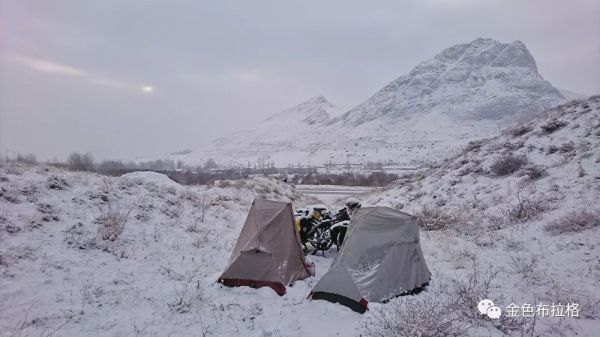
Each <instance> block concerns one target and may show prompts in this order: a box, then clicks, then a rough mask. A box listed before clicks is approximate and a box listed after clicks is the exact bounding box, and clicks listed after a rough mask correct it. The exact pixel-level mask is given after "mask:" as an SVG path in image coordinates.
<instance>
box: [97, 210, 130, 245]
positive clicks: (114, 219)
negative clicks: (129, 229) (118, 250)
mask: <svg viewBox="0 0 600 337" xmlns="http://www.w3.org/2000/svg"><path fill="white" fill-rule="evenodd" d="M132 210H133V207H131V206H129V205H114V204H113V203H112V202H109V203H107V204H105V205H102V206H101V207H100V215H99V216H98V220H97V222H98V224H99V226H98V237H99V238H100V239H102V240H110V241H115V240H116V239H117V238H118V237H119V236H120V235H121V233H123V231H124V230H125V225H127V221H128V220H129V216H130V215H131V211H132Z"/></svg>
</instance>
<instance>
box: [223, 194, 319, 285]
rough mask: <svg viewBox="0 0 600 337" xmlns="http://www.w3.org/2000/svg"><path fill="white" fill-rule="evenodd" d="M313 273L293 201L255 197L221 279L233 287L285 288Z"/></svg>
mask: <svg viewBox="0 0 600 337" xmlns="http://www.w3.org/2000/svg"><path fill="white" fill-rule="evenodd" d="M309 276H311V275H310V272H309V267H308V265H307V264H306V262H305V260H304V254H303V253H302V246H301V244H300V238H299V237H298V233H297V232H296V231H295V229H294V215H293V213H292V204H291V203H288V202H279V201H271V200H264V199H256V200H254V202H253V203H252V207H251V208H250V213H249V214H248V217H247V218H246V222H245V223H244V227H243V228H242V232H241V233H240V236H239V238H238V240H237V243H236V244H235V248H234V250H233V253H232V254H231V258H230V259H229V264H228V266H227V268H226V269H225V271H224V272H223V274H222V275H221V276H220V277H219V280H218V282H220V283H222V284H224V285H226V286H230V287H239V286H249V287H253V288H260V287H264V286H267V287H271V288H273V290H275V292H277V294H279V295H283V294H285V291H286V289H285V287H286V286H288V285H289V284H291V283H293V282H294V281H296V280H302V279H305V278H307V277H309Z"/></svg>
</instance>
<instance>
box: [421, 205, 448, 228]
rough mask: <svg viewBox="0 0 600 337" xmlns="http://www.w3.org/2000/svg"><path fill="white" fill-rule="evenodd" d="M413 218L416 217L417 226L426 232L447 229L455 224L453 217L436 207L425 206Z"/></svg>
mask: <svg viewBox="0 0 600 337" xmlns="http://www.w3.org/2000/svg"><path fill="white" fill-rule="evenodd" d="M414 216H416V217H417V225H418V226H419V227H421V228H422V229H424V230H426V231H437V230H442V229H447V228H448V227H450V226H451V225H453V224H454V223H455V222H456V219H455V217H454V216H452V215H450V214H448V213H447V212H446V211H444V210H443V209H442V208H440V207H436V206H429V205H425V206H423V208H421V210H419V211H417V212H415V213H414Z"/></svg>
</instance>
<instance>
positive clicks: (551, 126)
mask: <svg viewBox="0 0 600 337" xmlns="http://www.w3.org/2000/svg"><path fill="white" fill-rule="evenodd" d="M568 124H569V123H568V122H566V121H562V120H558V119H553V120H551V121H549V122H547V123H545V124H543V125H540V129H542V131H544V132H545V133H547V134H550V133H552V132H554V131H556V130H558V129H560V128H562V127H565V126H567V125H568Z"/></svg>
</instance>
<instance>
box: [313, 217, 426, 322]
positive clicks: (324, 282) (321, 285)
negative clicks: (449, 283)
mask: <svg viewBox="0 0 600 337" xmlns="http://www.w3.org/2000/svg"><path fill="white" fill-rule="evenodd" d="M430 278H431V273H430V272H429V269H428V268H427V264H426V263H425V259H424V258H423V252H422V251H421V245H420V243H419V229H418V227H417V221H416V218H415V217H413V216H411V215H408V214H406V213H403V212H400V211H397V210H395V209H392V208H388V207H363V208H359V209H358V211H357V212H356V213H355V215H354V216H353V217H352V220H351V222H350V228H349V230H348V235H347V238H346V240H345V241H344V245H343V246H342V249H341V250H340V251H339V253H338V255H337V256H336V257H335V259H334V260H333V262H332V264H331V267H330V268H329V271H328V272H327V273H326V274H325V275H323V277H322V278H321V279H320V280H319V282H317V284H316V285H315V287H314V288H313V290H312V293H311V296H312V298H313V299H324V300H328V301H331V302H336V303H340V304H343V305H346V306H348V307H350V308H351V309H352V310H355V311H358V312H360V313H364V312H365V310H367V304H368V302H385V301H386V300H389V299H391V298H394V297H396V296H399V295H402V294H404V293H407V292H410V291H413V290H415V289H418V288H421V287H422V286H424V285H425V284H426V283H427V282H428V281H429V279H430Z"/></svg>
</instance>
